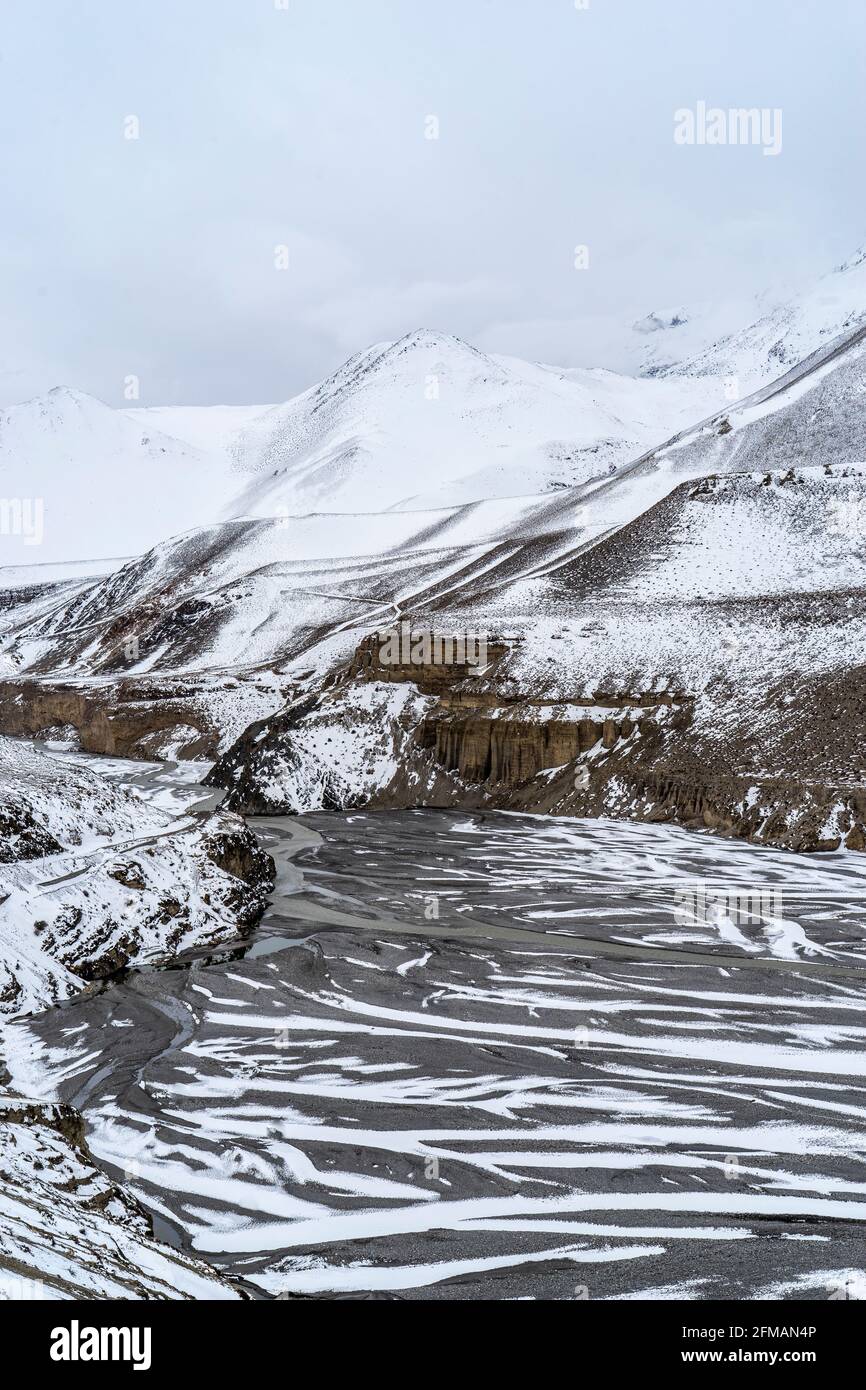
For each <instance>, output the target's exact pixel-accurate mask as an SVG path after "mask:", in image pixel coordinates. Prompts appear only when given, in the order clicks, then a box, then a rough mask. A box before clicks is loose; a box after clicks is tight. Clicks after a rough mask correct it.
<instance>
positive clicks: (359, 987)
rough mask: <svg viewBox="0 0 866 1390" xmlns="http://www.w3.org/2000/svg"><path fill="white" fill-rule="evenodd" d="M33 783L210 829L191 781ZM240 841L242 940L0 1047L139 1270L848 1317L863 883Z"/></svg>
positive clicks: (684, 861)
mask: <svg viewBox="0 0 866 1390" xmlns="http://www.w3.org/2000/svg"><path fill="white" fill-rule="evenodd" d="M58 756H64V757H74V758H76V759H79V760H81V761H84V762H87V763H88V764H90V765H94V764H95V765H97V766H98V768H99V770H100V772H102V773H103V774H104V775H107V776H109V777H111V778H114V779H118V780H121V781H124V782H125V784H126V785H130V784H131V785H134V786H135V787H136V788H137V789H138V790H139V792H140V793H141V794H142V795H144V796H145V797H147V798H151V799H157V800H158V802H159V804H160V805H162V806H163V807H166V806H173V807H175V808H176V809H177V812H178V814H179V815H180V814H183V815H188V814H189V813H190V810H191V809H193V808H194V807H195V806H196V805H197V804H199V805H201V804H207V805H213V803H214V799H216V800H218V799H219V794H218V793H217V794H216V798H215V796H214V794H213V793H206V792H205V790H204V789H203V788H201V787H199V786H197V785H196V783H197V781H198V779H199V777H200V775H201V773H202V771H203V768H202V766H201V765H195V764H189V763H187V764H183V763H180V764H174V765H172V764H142V763H131V762H124V761H122V760H109V759H103V758H100V759H92V758H84V757H83V755H81V754H69V753H66V754H58ZM205 798H207V800H206V802H205V800H204V799H205ZM250 824H251V826H252V828H253V829H254V830H255V832H256V834H257V835H258V837H259V839H260V841H261V843H262V844H263V845H264V847H265V848H266V849H267V850H268V851H269V852H270V853H271V854H272V855H273V856H274V859H275V861H276V864H277V885H276V890H275V892H274V895H273V901H272V906H271V908H270V909H269V911H268V912H267V913H266V915H265V917H264V919H263V921H262V922H261V924H260V925H259V927H258V928H257V929H256V930H255V931H254V933H253V934H252V936H251V937H249V938H248V939H247V940H245V941H241V940H239V941H238V943H237V945H236V946H231V945H229V946H228V947H226V949H224V950H221V951H219V952H218V953H214V954H211V955H210V956H202V955H198V956H194V957H190V958H188V959H186V960H182V961H179V962H177V964H175V965H173V966H171V967H169V968H160V969H146V968H145V969H135V970H130V971H128V972H126V973H125V974H120V975H118V976H117V977H115V978H113V979H111V980H109V981H107V982H105V983H103V984H102V985H99V986H94V987H91V988H90V989H89V990H88V991H86V992H85V993H84V994H82V995H81V996H79V997H77V998H76V999H74V1000H72V1001H71V1002H70V1003H68V1004H65V1005H63V1006H61V1007H58V1008H54V1009H51V1010H48V1011H46V1012H44V1013H42V1014H39V1015H36V1016H33V1017H29V1018H26V1019H22V1020H19V1021H18V1022H16V1023H14V1024H12V1025H11V1026H10V1028H9V1035H10V1040H11V1043H12V1045H11V1046H10V1057H11V1058H12V1059H13V1074H14V1078H15V1081H16V1082H17V1084H18V1085H19V1088H20V1089H21V1090H26V1093H27V1094H31V1095H40V1096H44V1097H49V1096H50V1097H56V1098H58V1099H62V1100H66V1101H69V1102H71V1103H72V1104H73V1105H75V1106H76V1107H78V1108H79V1109H80V1110H81V1111H82V1113H83V1115H84V1119H85V1123H86V1132H87V1141H88V1144H89V1147H90V1149H91V1151H92V1153H93V1154H94V1156H95V1157H96V1159H97V1160H98V1161H99V1162H100V1164H101V1165H103V1166H104V1168H105V1169H106V1171H108V1172H109V1173H110V1174H111V1175H113V1176H115V1177H117V1178H119V1179H120V1180H121V1181H122V1182H123V1183H124V1185H125V1186H127V1187H128V1188H129V1189H131V1190H132V1191H133V1192H134V1193H135V1195H136V1196H137V1197H138V1198H139V1200H140V1201H141V1202H142V1203H143V1204H144V1205H145V1207H147V1209H148V1210H149V1211H150V1212H151V1213H152V1214H153V1217H154V1224H155V1231H156V1234H157V1235H158V1236H160V1237H161V1238H162V1239H163V1240H167V1241H169V1242H170V1243H173V1244H176V1245H179V1246H182V1247H183V1248H184V1249H186V1250H188V1251H189V1252H190V1253H193V1254H195V1255H196V1256H198V1257H199V1258H201V1259H204V1260H206V1261H208V1262H209V1263H210V1264H212V1265H213V1266H214V1267H216V1268H217V1269H218V1270H219V1271H220V1272H221V1273H223V1274H225V1275H228V1276H229V1277H230V1278H231V1279H234V1280H237V1281H239V1282H240V1283H241V1284H242V1286H243V1287H244V1288H246V1289H247V1290H248V1291H250V1292H252V1293H253V1295H254V1296H257V1297H265V1298H273V1297H281V1298H297V1297H328V1298H333V1297H344V1298H401V1299H430V1298H435V1299H444V1300H447V1299H455V1300H456V1299H466V1298H476V1299H486V1298H505V1299H509V1298H515V1299H520V1298H537V1299H590V1300H595V1299H618V1298H625V1299H634V1298H656V1299H657V1298H692V1299H707V1298H709V1299H713V1298H726V1297H728V1298H730V1297H733V1298H748V1299H755V1298H766V1299H779V1298H785V1299H787V1298H793V1299H797V1298H838V1297H842V1298H844V1297H862V1296H864V1294H866V1273H864V1270H866V1252H864V1234H866V1126H864V1120H866V932H864V927H866V914H864V910H863V903H864V888H866V857H863V856H861V855H858V854H855V853H846V852H844V851H841V852H839V853H836V854H820V855H794V854H790V853H785V852H783V851H780V850H772V849H763V848H758V847H755V846H753V845H748V844H742V843H738V842H735V841H727V840H723V839H720V838H717V837H713V836H711V835H708V834H698V833H694V832H691V831H687V830H682V829H679V828H674V827H669V826H665V825H646V824H633V823H627V822H614V821H603V820H602V821H586V820H570V819H555V818H548V817H540V816H525V815H511V814H505V813H480V812H479V813H475V812H473V813H465V812H464V813H459V812H445V811H400V812H396V811H381V812H365V811H355V812H348V813H340V814H336V813H316V814H310V815H306V816H300V817H297V818H273V819H264V818H262V819H254V820H251V821H250Z"/></svg>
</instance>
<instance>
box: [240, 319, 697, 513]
mask: <svg viewBox="0 0 866 1390" xmlns="http://www.w3.org/2000/svg"><path fill="white" fill-rule="evenodd" d="M723 400H724V397H723V395H722V389H721V386H720V384H718V383H713V382H708V381H706V380H704V379H699V380H696V381H678V382H663V383H657V382H651V381H636V380H634V379H632V378H630V377H619V376H616V375H615V374H614V373H611V372H604V371H591V370H571V371H563V370H560V369H557V368H552V367H545V366H540V365H537V364H534V363H527V362H522V361H520V360H518V359H517V358H510V357H491V356H488V355H486V354H484V353H482V352H479V351H477V350H476V349H475V348H473V347H470V346H469V345H468V344H466V343H464V342H461V341H460V339H458V338H453V337H449V336H447V335H445V334H439V333H432V332H427V331H425V330H420V331H418V332H415V333H410V334H408V335H407V336H406V337H404V338H401V339H400V340H399V341H398V342H395V343H386V344H380V345H378V346H376V347H372V348H369V349H367V350H366V351H364V352H361V353H359V354H358V355H357V356H356V357H353V358H350V360H349V361H348V362H346V363H345V364H344V366H342V367H341V368H340V369H339V371H337V372H335V373H334V375H333V376H331V377H329V378H328V379H327V380H326V381H324V382H322V383H320V384H319V385H318V386H316V387H314V388H312V389H311V390H310V391H307V392H305V393H304V394H303V395H301V396H298V397H296V398H295V399H294V400H292V401H289V402H288V403H287V404H286V405H283V406H278V407H276V408H275V409H274V410H271V411H269V412H268V413H266V414H265V415H263V416H261V417H260V418H259V419H258V420H256V421H255V422H254V423H253V424H252V425H251V426H250V428H249V429H247V430H245V431H243V432H242V434H241V435H240V436H239V439H238V441H237V445H236V452H237V457H238V461H239V466H240V467H242V468H243V469H244V470H245V471H248V472H249V473H250V474H251V475H252V476H251V477H250V480H249V483H248V485H247V486H246V487H245V488H244V489H243V490H242V491H241V492H240V493H239V494H238V496H237V498H236V499H235V501H234V503H233V504H232V508H231V510H230V512H229V513H227V515H234V516H246V515H251V516H261V515H274V514H275V513H276V512H278V511H280V510H283V511H285V512H288V513H290V514H296V513H303V512H307V511H312V510H316V511H319V510H321V511H335V512H367V511H382V510H386V509H393V508H413V509H414V508H420V507H429V506H440V507H441V506H454V505H460V504H462V503H465V502H474V501H478V500H482V499H484V498H490V497H508V496H519V495H525V494H527V493H533V492H541V491H544V490H545V489H548V488H550V487H555V486H560V487H564V486H570V485H572V484H574V483H576V482H583V481H585V480H586V479H588V478H591V477H597V476H600V475H604V474H605V473H607V472H608V471H610V470H611V468H612V466H614V465H617V464H619V463H621V462H623V461H624V460H626V459H628V458H630V457H633V456H634V454H635V453H639V452H640V451H641V450H642V448H644V447H648V446H649V445H650V444H652V443H656V442H658V441H659V440H660V438H662V437H664V436H665V434H666V433H667V431H668V430H669V429H670V428H671V427H673V428H677V427H678V426H679V424H682V423H685V422H686V421H687V420H688V421H692V420H695V419H697V418H700V417H701V416H702V415H703V414H705V413H708V412H709V411H710V410H712V409H714V408H717V407H718V406H719V405H721V404H722V403H723Z"/></svg>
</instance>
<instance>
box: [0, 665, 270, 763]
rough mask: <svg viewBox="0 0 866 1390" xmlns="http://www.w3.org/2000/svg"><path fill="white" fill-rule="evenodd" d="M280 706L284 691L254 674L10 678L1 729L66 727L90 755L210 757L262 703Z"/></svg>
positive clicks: (3, 689) (20, 732)
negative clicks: (104, 678) (244, 676)
mask: <svg viewBox="0 0 866 1390" xmlns="http://www.w3.org/2000/svg"><path fill="white" fill-rule="evenodd" d="M283 698H285V697H284V696H283ZM279 704H280V695H279V693H277V694H276V695H274V694H272V693H271V688H270V687H268V686H265V685H259V684H257V682H256V680H255V678H252V679H250V680H243V679H240V680H239V679H237V678H234V677H230V678H222V679H217V680H210V681H208V680H204V679H202V678H184V677H183V676H180V677H175V678H172V679H154V678H147V677H135V678H132V677H129V678H125V679H118V680H113V681H103V682H101V683H96V682H88V681H75V682H72V681H62V680H56V679H42V680H39V679H23V680H5V681H0V733H3V734H11V735H13V736H16V737H20V738H36V737H39V735H41V734H44V733H45V732H46V731H47V730H51V729H54V728H57V727H62V728H66V729H73V730H74V731H75V733H76V735H77V737H78V741H79V744H80V747H81V748H82V750H83V751H84V752H85V753H101V754H105V755H107V756H108V757H113V758H144V759H152V758H157V759H158V758H181V759H183V758H187V759H193V760H197V759H204V760H207V759H213V758H215V757H217V755H218V753H219V752H220V750H221V749H222V748H225V747H226V745H227V743H230V742H231V739H232V727H233V725H234V732H235V734H236V733H238V732H240V729H241V728H243V727H244V725H245V724H247V723H248V722H249V719H250V718H252V717H253V715H254V714H255V712H256V710H257V708H276V707H277V706H278V705H279ZM238 726H239V727H238Z"/></svg>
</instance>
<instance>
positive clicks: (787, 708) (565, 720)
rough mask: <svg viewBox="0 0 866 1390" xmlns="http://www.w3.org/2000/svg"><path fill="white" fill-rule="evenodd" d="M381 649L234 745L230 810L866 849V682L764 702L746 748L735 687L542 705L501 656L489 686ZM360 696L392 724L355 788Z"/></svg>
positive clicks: (484, 677)
mask: <svg viewBox="0 0 866 1390" xmlns="http://www.w3.org/2000/svg"><path fill="white" fill-rule="evenodd" d="M380 646H381V644H380V639H379V638H377V637H369V638H366V639H365V640H364V642H363V643H362V644H361V645H360V646H359V648H358V651H357V652H356V653H355V656H354V658H353V659H352V660H351V661H350V662H349V663H348V664H347V665H345V666H344V667H342V668H341V669H339V670H338V671H336V672H335V673H334V675H333V676H332V677H331V678H329V680H328V681H326V682H325V685H324V688H323V690H322V691H321V692H320V693H319V695H317V696H311V697H308V698H307V699H305V700H304V701H301V702H299V703H298V704H296V705H295V706H293V707H292V708H290V709H289V710H287V711H286V712H285V713H283V714H282V715H280V716H278V717H277V718H275V719H271V720H264V721H261V722H260V723H258V724H256V725H255V726H253V727H252V728H250V729H249V730H247V731H246V732H245V733H244V735H243V736H242V737H241V738H240V739H239V740H238V741H237V743H236V744H235V745H234V746H233V747H232V748H231V749H230V750H229V752H228V753H227V754H226V755H225V757H223V758H222V759H221V760H219V761H218V762H217V764H216V766H215V767H214V769H213V771H212V772H211V774H210V778H209V780H210V782H211V783H212V784H213V785H216V786H223V787H225V788H226V789H227V791H228V795H227V803H226V804H227V805H228V806H230V807H231V808H232V809H234V810H237V811H240V812H252V813H256V812H266V813H271V814H273V813H278V814H279V813H282V812H287V811H288V812H296V811H299V810H313V809H320V808H324V809H340V808H343V809H345V808H347V807H350V806H359V805H368V806H371V807H383V808H384V807H389V808H397V807H411V806H442V807H445V806H454V805H464V806H467V807H478V806H487V807H491V808H500V809H512V810H530V811H539V812H545V813H555V814H559V815H578V816H613V817H631V818H635V819H641V820H650V821H672V822H675V823H677V824H680V825H684V826H688V827H690V828H694V829H711V830H713V831H716V832H717V833H720V834H724V835H731V836H737V837H741V838H745V839H750V840H754V841H756V842H760V843H765V844H772V845H777V846H781V847H784V848H788V849H794V850H801V851H816V850H817V851H820V850H833V849H837V848H839V847H840V845H843V844H844V845H845V846H846V847H847V848H849V849H861V848H864V847H866V787H864V786H863V785H862V783H861V782H860V780H859V778H858V777H857V776H856V775H855V776H853V777H852V776H850V775H846V772H848V771H851V770H855V769H856V768H857V767H859V766H860V764H861V760H862V749H861V733H860V730H861V728H862V712H863V709H864V707H866V672H864V671H863V670H860V671H853V672H848V673H846V675H845V676H844V678H841V677H840V678H833V677H821V678H818V677H814V678H811V679H810V680H809V681H808V682H806V683H805V684H804V687H803V690H802V692H801V694H800V696H799V697H798V698H796V699H795V698H794V697H793V695H792V692H791V691H790V690H787V691H780V690H771V691H770V692H769V693H768V695H767V698H766V704H765V707H764V708H762V709H761V710H760V712H758V715H757V718H758V722H759V724H760V725H761V727H762V728H764V729H765V730H769V731H770V732H769V733H767V735H766V737H764V738H762V739H761V740H760V741H759V742H758V743H756V740H755V725H756V711H755V710H753V709H751V708H739V709H738V705H737V692H736V690H728V691H719V690H716V691H714V692H713V694H712V696H711V697H708V696H707V694H706V692H704V693H703V694H702V695H701V697H700V698H699V697H698V696H697V695H696V694H693V693H689V692H687V691H685V690H682V689H670V690H665V691H657V690H655V691H640V690H638V691H615V692H611V691H610V690H607V691H605V690H600V689H599V690H594V691H590V692H584V693H576V694H575V695H574V697H573V698H571V699H570V700H552V699H546V698H544V697H542V696H539V695H537V694H535V695H533V694H520V693H519V692H517V691H516V690H515V688H514V681H513V679H512V678H511V675H510V666H509V656H510V655H513V651H512V650H510V649H509V647H508V644H507V643H506V642H504V641H503V642H501V643H500V644H499V645H498V646H497V650H496V655H495V659H494V660H493V661H491V663H490V664H489V665H488V666H487V667H486V668H485V669H484V670H483V671H467V670H466V669H464V668H463V667H460V666H458V667H455V668H451V669H450V670H449V668H447V667H445V666H443V665H429V666H428V665H425V664H424V663H422V662H418V663H414V664H412V663H406V664H402V665H397V666H388V665H387V664H384V663H383V662H382V661H381V659H380ZM401 686H402V688H403V692H404V698H402V700H398V699H397V698H396V691H397V688H398V687H401ZM365 689H366V690H367V692H368V694H370V695H372V694H373V692H375V693H376V694H375V699H376V701H377V702H378V703H377V709H378V713H379V717H380V719H381V720H383V721H385V722H386V723H390V737H391V740H392V744H393V749H394V760H393V761H392V762H391V763H390V764H388V763H386V764H385V765H384V766H383V767H382V768H381V769H380V772H381V775H380V777H379V779H378V781H376V782H374V783H373V784H369V783H368V784H367V786H366V787H364V788H361V787H359V785H358V784H357V782H355V783H353V782H352V781H351V779H346V778H345V776H343V777H342V782H341V777H340V776H338V775H336V773H337V767H336V764H335V763H332V762H331V760H332V758H334V756H335V753H334V750H337V752H338V755H339V757H340V758H342V759H344V757H345V745H346V739H347V738H353V739H354V744H353V747H354V757H355V759H356V761H357V762H359V763H362V762H363V761H364V760H365V759H366V758H367V756H368V753H369V751H370V747H369V745H368V742H367V741H366V740H365V736H364V732H363V728H362V727H361V728H359V724H358V721H357V717H356V710H357V706H358V703H359V698H360V696H359V692H362V691H364V690H365ZM410 692H411V693H412V695H413V696H414V697H417V698H412V699H408V698H406V697H407V696H408V695H409V693H410ZM361 702H362V703H363V701H361ZM368 703H369V701H368ZM780 712H781V714H782V715H783V716H784V717H782V718H777V722H776V725H775V727H774V726H773V715H774V713H775V714H776V715H777V716H778V715H779V714H780ZM697 716H700V717H697ZM828 769H833V770H834V772H835V775H834V776H831V777H827V775H826V773H827V770H828ZM821 770H823V773H824V776H823V777H822V776H821ZM813 772H814V774H815V775H814V777H813V776H812V775H811V774H812V773H813ZM332 774H333V775H332ZM341 785H343V786H344V787H346V788H348V790H347V791H346V793H345V795H341V792H340V787H341Z"/></svg>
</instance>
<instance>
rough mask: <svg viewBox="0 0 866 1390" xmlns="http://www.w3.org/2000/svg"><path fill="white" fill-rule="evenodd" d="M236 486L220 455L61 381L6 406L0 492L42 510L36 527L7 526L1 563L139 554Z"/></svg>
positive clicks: (1, 416)
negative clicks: (45, 391) (61, 384)
mask: <svg viewBox="0 0 866 1390" xmlns="http://www.w3.org/2000/svg"><path fill="white" fill-rule="evenodd" d="M232 486H233V483H232V481H231V474H230V468H229V465H228V463H227V462H226V461H224V460H222V459H221V458H220V456H219V455H218V454H213V453H206V452H204V451H203V450H201V449H197V448H194V447H193V446H192V445H190V444H185V443H183V442H182V441H180V440H177V439H174V438H172V437H170V436H169V435H167V434H163V433H161V432H160V431H159V430H156V429H152V428H150V427H149V426H148V425H147V424H146V423H145V424H142V423H140V422H139V421H137V420H135V419H131V418H130V417H129V416H128V415H127V414H126V413H125V412H124V411H121V410H112V409H111V408H110V407H109V406H107V405H103V403H102V402H101V401H98V400H96V399H94V397H92V396H87V395H84V394H83V393H82V392H80V391H73V390H70V389H68V388H67V387H57V388H55V389H54V390H53V391H49V392H48V394H47V395H46V396H41V397H38V398H36V399H35V400H31V401H25V402H24V403H23V404H22V405H16V406H11V407H10V408H9V409H8V410H4V411H2V412H0V498H5V499H18V500H19V501H24V502H25V503H29V504H30V506H31V508H32V510H31V511H30V512H29V517H30V519H31V520H32V521H34V522H35V521H36V520H37V518H38V515H39V512H41V515H42V517H43V523H42V525H41V526H39V527H36V526H35V525H34V526H30V527H28V528H27V529H28V530H29V536H28V535H25V534H22V533H21V531H22V530H23V529H24V528H19V527H16V526H15V525H10V524H7V525H5V526H4V527H3V532H2V534H0V565H3V566H5V565H13V566H14V565H32V564H35V563H37V562H38V563H42V564H44V563H46V562H56V561H67V560H87V559H91V558H99V559H101V558H104V557H110V556H123V555H130V554H137V553H139V552H140V551H142V550H144V549H146V548H147V547H148V546H149V545H153V544H154V542H155V541H157V540H158V539H160V538H161V537H164V536H167V535H172V534H174V533H176V532H177V531H182V530H185V529H187V528H188V527H189V526H192V525H197V524H201V522H202V521H203V520H208V519H209V518H210V517H211V516H212V515H214V514H215V512H216V510H217V508H218V506H219V504H220V502H221V501H222V500H223V498H224V497H226V496H228V495H230V492H231V488H232ZM36 507H38V508H39V512H37V511H36V510H35V509H36ZM27 515H28V513H27V512H25V516H27ZM16 532H18V533H16Z"/></svg>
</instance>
